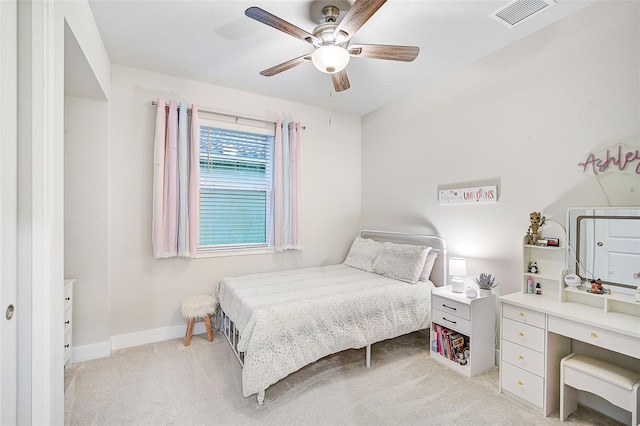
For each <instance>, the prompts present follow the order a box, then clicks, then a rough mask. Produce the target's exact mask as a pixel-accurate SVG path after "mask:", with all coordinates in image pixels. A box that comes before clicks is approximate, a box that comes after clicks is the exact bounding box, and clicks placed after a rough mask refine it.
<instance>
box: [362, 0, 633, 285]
mask: <svg viewBox="0 0 640 426" xmlns="http://www.w3.org/2000/svg"><path fill="white" fill-rule="evenodd" d="M639 14H640V6H639V3H638V2H629V1H627V2H622V1H607V2H596V3H595V4H593V5H591V6H589V7H587V8H585V9H584V10H582V11H579V12H577V13H576V14H575V15H573V16H570V17H568V18H566V19H564V20H562V21H560V22H557V23H556V24H554V25H552V26H549V27H547V28H545V29H543V30H541V31H540V32H538V33H535V34H533V35H531V36H529V37H527V38H525V39H523V40H520V41H518V42H516V43H514V44H513V45H511V46H509V47H507V48H505V49H502V50H500V51H498V52H496V53H494V54H493V55H490V56H488V57H486V58H484V59H482V60H479V61H477V62H475V63H473V64H471V65H469V66H467V67H465V68H464V69H462V70H461V71H459V72H457V73H455V74H452V75H449V76H447V77H446V78H444V79H442V80H441V81H438V82H437V83H435V84H430V85H427V86H425V87H421V88H419V89H418V90H416V91H415V93H414V94H413V95H411V96H409V97H406V98H404V99H402V100H400V101H398V102H396V103H394V104H391V105H389V106H387V107H385V108H382V109H380V110H378V111H376V112H373V113H371V114H369V115H367V116H365V117H363V125H362V140H363V142H362V145H363V147H362V150H363V178H362V180H363V189H362V197H363V219H362V221H363V227H383V228H401V229H405V230H427V229H434V228H435V230H436V231H437V232H438V233H440V234H441V235H443V236H444V238H445V239H446V241H447V243H448V246H449V252H450V254H456V255H462V256H464V257H467V259H468V269H469V275H470V276H471V277H470V278H469V279H471V278H472V277H473V276H478V275H479V273H480V272H488V273H492V274H494V275H495V276H497V281H498V282H499V283H500V287H498V289H497V292H498V294H507V293H511V292H514V291H517V290H519V288H520V287H519V286H520V283H521V270H520V269H521V266H520V257H521V244H522V237H523V236H524V234H525V232H526V230H527V227H528V225H529V213H530V212H532V211H542V212H543V213H544V214H546V216H547V218H548V219H552V220H556V221H558V222H560V223H562V224H563V225H564V222H565V213H566V209H567V207H571V206H584V205H587V206H595V205H608V204H609V202H611V203H612V204H613V205H640V179H639V176H638V175H637V174H635V172H634V171H635V170H633V171H632V169H635V165H634V166H633V167H627V173H628V174H627V176H626V177H625V178H624V180H622V179H619V181H618V182H619V184H618V185H617V187H616V188H611V185H609V186H608V189H607V191H608V192H607V193H605V192H604V191H603V190H602V187H601V186H600V184H599V183H598V180H597V179H596V178H594V177H593V176H591V175H587V174H586V173H583V171H582V169H581V168H580V167H578V165H577V164H578V163H579V162H581V161H584V160H585V158H586V157H587V154H588V153H589V152H590V151H592V150H596V151H597V150H599V149H600V148H603V147H607V146H610V145H613V144H615V143H618V142H621V141H624V140H635V142H633V143H635V145H636V146H637V145H639V143H638V137H637V135H638V133H639V130H640V99H639V93H640V82H639V75H640V69H639V65H638V61H639V56H640V55H639V51H638V40H640V26H638V22H639V18H640V16H639ZM422 54H425V53H424V52H423V53H422ZM474 184H478V185H486V184H497V185H498V186H499V201H498V203H497V204H483V205H439V204H438V201H437V189H438V187H439V186H449V187H450V186H454V187H465V186H473V185H474ZM604 187H607V185H604ZM607 197H608V198H607Z"/></svg>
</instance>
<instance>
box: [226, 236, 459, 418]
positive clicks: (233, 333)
mask: <svg viewBox="0 0 640 426" xmlns="http://www.w3.org/2000/svg"><path fill="white" fill-rule="evenodd" d="M358 235H360V237H362V238H365V235H366V236H367V238H372V239H376V240H379V239H380V237H383V238H384V241H394V242H396V241H397V242H403V243H406V244H415V245H420V242H421V241H422V242H425V243H426V242H427V241H429V242H430V243H429V244H425V245H428V246H429V247H431V248H432V250H436V251H438V258H439V261H438V262H436V265H435V266H434V272H432V276H433V274H434V273H437V275H436V278H438V276H439V278H438V279H436V281H434V282H436V283H438V284H439V285H445V284H446V283H447V246H446V243H445V241H444V240H443V239H442V238H440V237H438V236H436V235H427V234H412V233H404V232H390V231H377V230H370V229H365V230H362V231H360V233H359V234H358ZM376 236H378V238H375V237H376ZM403 240H404V241H403ZM433 241H435V242H436V243H437V244H438V245H439V247H434V246H433ZM436 266H438V269H437V270H436ZM440 280H441V281H440ZM219 309H220V314H221V317H222V321H221V324H220V331H221V332H222V333H223V334H224V337H225V338H226V339H227V342H228V343H229V346H230V347H231V350H232V351H233V353H234V355H235V356H236V358H237V359H238V362H239V363H240V365H241V366H242V367H244V352H241V351H239V350H238V342H239V341H240V332H239V331H238V329H237V328H236V325H235V323H234V322H233V321H232V320H231V318H229V317H228V316H227V314H226V313H225V312H224V310H223V309H222V306H220V307H219ZM373 343H376V342H373ZM371 345H372V343H370V344H368V345H367V346H366V347H365V348H366V354H365V366H366V368H370V367H371ZM265 391H266V389H263V390H262V391H260V392H258V394H257V395H256V399H257V401H258V405H262V404H263V403H264V398H265Z"/></svg>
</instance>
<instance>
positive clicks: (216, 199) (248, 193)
mask: <svg viewBox="0 0 640 426" xmlns="http://www.w3.org/2000/svg"><path fill="white" fill-rule="evenodd" d="M268 127H269V128H263V127H252V126H246V125H238V124H235V123H226V122H224V121H217V120H216V121H213V120H206V119H203V118H202V117H200V241H199V250H200V251H207V250H233V249H241V248H255V247H269V246H271V245H272V243H271V235H272V228H273V221H272V213H271V212H272V202H271V200H272V189H273V178H272V152H273V140H274V135H273V133H274V130H273V126H268Z"/></svg>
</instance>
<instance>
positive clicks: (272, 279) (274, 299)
mask: <svg viewBox="0 0 640 426" xmlns="http://www.w3.org/2000/svg"><path fill="white" fill-rule="evenodd" d="M432 288H433V284H432V283H431V282H418V283H417V284H408V283H405V282H402V281H397V280H394V279H391V278H387V277H384V276H381V275H377V274H373V273H369V272H364V271H361V270H358V269H355V268H351V267H349V266H346V265H342V264H340V265H332V266H324V267H317V268H307V269H299V270H291V271H284V272H274V273H265V274H254V275H245V276H242V277H235V278H223V279H222V280H221V281H220V283H219V284H218V289H217V293H218V297H219V299H220V306H221V307H222V309H223V310H224V312H225V313H226V314H227V315H228V316H229V318H230V319H231V320H232V321H234V322H235V324H236V327H237V328H238V330H239V332H240V334H241V339H240V341H239V344H238V349H239V350H240V351H244V353H245V354H244V368H243V370H242V389H243V394H244V396H245V397H246V396H249V395H252V394H254V393H257V392H259V391H262V390H265V389H266V388H267V387H269V386H270V385H272V384H274V383H276V382H277V381H279V380H281V379H283V378H284V377H286V376H288V375H289V374H291V373H292V372H294V371H296V370H298V369H300V368H302V367H304V366H305V365H307V364H309V363H311V362H314V361H316V360H318V359H320V358H322V357H324V356H327V355H330V354H332V353H336V352H339V351H342V350H345V349H350V348H362V347H364V346H366V345H368V344H371V343H375V342H379V341H381V340H385V339H390V338H393V337H397V336H400V335H402V334H406V333H410V332H412V331H415V330H421V329H423V328H426V327H428V325H429V308H430V300H431V299H430V292H431V289H432Z"/></svg>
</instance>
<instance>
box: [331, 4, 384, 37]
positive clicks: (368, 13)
mask: <svg viewBox="0 0 640 426" xmlns="http://www.w3.org/2000/svg"><path fill="white" fill-rule="evenodd" d="M386 1H387V0H356V1H355V3H353V5H352V6H351V9H349V11H348V12H347V14H346V15H345V17H344V18H342V21H341V22H340V24H338V27H337V28H336V29H335V31H334V32H333V36H334V37H335V38H338V37H340V41H341V42H343V41H347V40H349V39H350V38H351V37H353V35H354V34H355V33H356V31H358V30H359V29H360V27H362V26H363V25H364V24H365V22H367V21H368V20H369V18H371V17H372V16H373V14H374V13H376V12H377V11H378V9H380V7H382V5H383V4H385V3H386Z"/></svg>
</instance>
